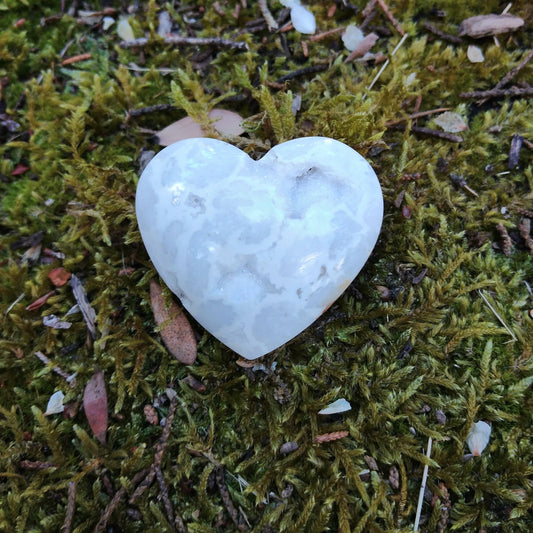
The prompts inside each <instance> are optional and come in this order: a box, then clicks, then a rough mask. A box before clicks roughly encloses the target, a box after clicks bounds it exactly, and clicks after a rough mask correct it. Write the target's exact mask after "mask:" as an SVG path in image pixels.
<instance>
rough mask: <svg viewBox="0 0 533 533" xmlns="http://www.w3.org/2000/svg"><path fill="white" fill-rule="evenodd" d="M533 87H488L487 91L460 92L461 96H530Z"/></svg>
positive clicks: (532, 93)
mask: <svg viewBox="0 0 533 533" xmlns="http://www.w3.org/2000/svg"><path fill="white" fill-rule="evenodd" d="M532 95H533V87H526V88H523V89H519V88H517V87H511V88H510V89H489V90H488V91H470V92H466V93H461V94H459V96H460V97H461V98H487V99H488V98H500V97H502V96H503V97H506V96H532Z"/></svg>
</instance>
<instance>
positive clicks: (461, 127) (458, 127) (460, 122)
mask: <svg viewBox="0 0 533 533" xmlns="http://www.w3.org/2000/svg"><path fill="white" fill-rule="evenodd" d="M434 120H435V124H437V126H440V127H441V128H442V129H443V130H444V131H447V132H448V133H457V132H459V131H465V130H467V129H468V125H467V124H466V122H465V121H464V119H463V117H461V115H459V114H458V113H453V112H452V111H446V112H445V113H442V114H441V115H438V116H437V117H435V119H434Z"/></svg>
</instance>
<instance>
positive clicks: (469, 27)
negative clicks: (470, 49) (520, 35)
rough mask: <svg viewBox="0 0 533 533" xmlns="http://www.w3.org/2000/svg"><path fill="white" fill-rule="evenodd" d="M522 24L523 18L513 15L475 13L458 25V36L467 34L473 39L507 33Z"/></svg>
mask: <svg viewBox="0 0 533 533" xmlns="http://www.w3.org/2000/svg"><path fill="white" fill-rule="evenodd" d="M523 25H524V19H522V18H520V17H517V16H515V15H509V14H505V15H495V14H493V13H491V14H489V15H477V16H475V17H470V18H467V19H465V20H463V22H461V25H460V26H459V36H460V37H462V36H463V35H468V36H469V37H473V38H474V39H479V38H481V37H488V36H490V35H497V34H499V33H507V32H510V31H514V30H517V29H518V28H520V27H521V26H523Z"/></svg>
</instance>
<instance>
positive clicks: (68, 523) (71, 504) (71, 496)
mask: <svg viewBox="0 0 533 533" xmlns="http://www.w3.org/2000/svg"><path fill="white" fill-rule="evenodd" d="M75 507H76V482H75V481H71V482H70V483H69V484H68V503H67V514H66V515H65V521H64V522H63V526H62V527H61V531H62V532H63V533H70V529H71V528H72V519H73V518H74V509H75Z"/></svg>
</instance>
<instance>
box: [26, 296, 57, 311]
mask: <svg viewBox="0 0 533 533" xmlns="http://www.w3.org/2000/svg"><path fill="white" fill-rule="evenodd" d="M54 293H55V291H50V292H48V293H46V294H45V295H44V296H41V297H40V298H37V300H35V301H34V302H32V303H31V304H30V305H28V307H26V311H35V310H36V309H39V307H42V306H43V305H44V304H45V303H46V300H48V298H50V296H52V295H53V294H54Z"/></svg>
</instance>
